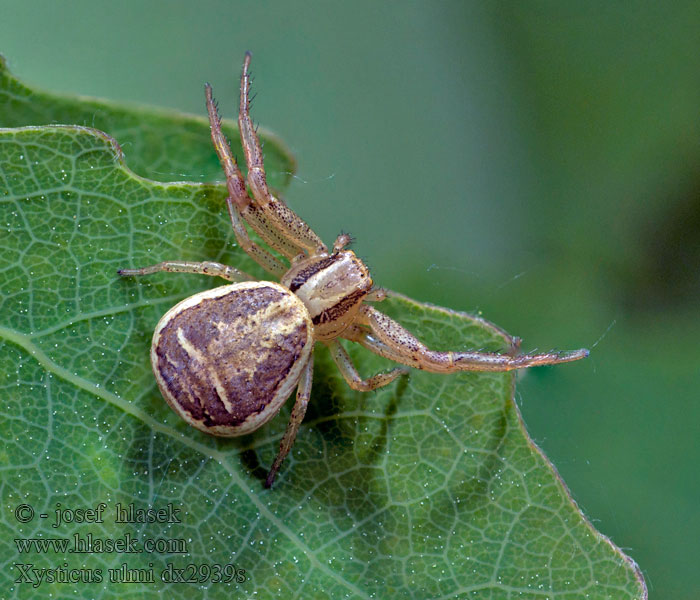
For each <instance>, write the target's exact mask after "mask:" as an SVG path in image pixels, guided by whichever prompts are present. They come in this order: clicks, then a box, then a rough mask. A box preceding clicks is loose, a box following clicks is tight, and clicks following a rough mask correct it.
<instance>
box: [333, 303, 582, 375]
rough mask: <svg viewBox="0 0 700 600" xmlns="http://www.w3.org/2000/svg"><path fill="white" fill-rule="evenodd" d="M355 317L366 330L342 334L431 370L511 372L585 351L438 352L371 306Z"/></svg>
mask: <svg viewBox="0 0 700 600" xmlns="http://www.w3.org/2000/svg"><path fill="white" fill-rule="evenodd" d="M360 310H361V311H362V312H361V315H360V318H359V319H358V321H359V322H361V323H362V322H363V323H364V324H365V325H368V326H369V328H370V329H369V330H367V329H364V328H362V327H359V326H357V325H354V326H353V327H351V328H349V329H348V330H346V331H345V332H343V337H346V338H347V339H350V340H353V341H355V342H358V343H359V344H361V345H362V346H364V347H365V348H367V349H368V350H371V351H372V352H375V353H376V354H379V355H381V356H384V357H386V358H389V359H391V360H394V361H396V362H399V363H402V364H404V365H408V366H411V367H415V368H416V369H423V370H425V371H431V372H433V373H454V372H457V371H512V370H514V369H522V368H525V367H535V366H538V365H553V364H558V363H564V362H571V361H574V360H579V359H581V358H585V357H586V356H588V350H584V349H581V350H575V351H573V352H546V353H542V354H521V355H517V356H511V355H508V354H498V353H495V352H438V351H436V350H431V349H430V348H428V347H426V346H425V345H424V344H422V343H421V342H420V341H419V340H418V339H417V338H416V337H415V336H414V335H413V334H412V333H410V332H409V331H407V330H406V329H404V328H403V327H402V326H401V325H399V324H398V323H397V322H396V321H394V320H393V319H390V318H389V317H387V316H386V315H385V314H383V313H381V312H379V311H378V310H377V309H375V308H374V307H372V306H369V305H364V306H362V308H361V309H360Z"/></svg>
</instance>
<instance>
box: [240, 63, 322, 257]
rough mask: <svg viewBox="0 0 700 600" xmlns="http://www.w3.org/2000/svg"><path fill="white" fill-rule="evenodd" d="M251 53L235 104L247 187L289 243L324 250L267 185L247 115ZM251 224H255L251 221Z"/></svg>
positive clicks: (310, 251) (312, 251)
mask: <svg viewBox="0 0 700 600" xmlns="http://www.w3.org/2000/svg"><path fill="white" fill-rule="evenodd" d="M250 59H251V54H250V52H246V55H245V59H244V61H243V71H242V73H241V96H240V105H239V108H238V127H239V129H240V132H241V143H242V144H243V151H244V153H245V159H246V164H247V165H248V180H247V181H248V187H249V188H250V191H251V193H252V195H253V199H254V201H255V206H256V207H258V208H259V209H260V210H261V211H262V212H263V213H264V216H265V219H266V221H268V222H269V223H270V225H272V226H273V227H274V228H275V229H277V230H278V231H279V233H280V234H281V235H282V236H284V237H285V238H287V239H288V240H289V241H290V242H291V243H292V244H294V245H295V246H298V247H300V248H302V249H303V250H304V251H305V252H306V253H307V254H323V253H326V252H328V249H327V248H326V245H325V244H324V243H323V241H321V238H319V237H318V236H317V235H316V234H315V233H314V231H313V230H312V229H311V228H310V227H309V226H308V225H307V224H306V223H305V222H304V221H303V220H302V219H301V218H300V217H299V216H298V215H297V214H296V213H295V212H294V211H292V210H291V209H290V208H289V207H288V206H287V205H286V204H285V203H284V202H281V201H280V200H278V199H277V198H275V197H274V196H273V195H272V194H271V193H270V190H269V189H268V187H267V177H266V175H265V167H264V165H263V154H262V149H261V147H260V141H259V140H258V135H257V133H256V132H255V128H254V127H253V122H252V121H251V118H250V98H249V96H250V75H249V73H248V67H249V66H250ZM250 224H251V227H255V225H254V224H253V223H252V222H250Z"/></svg>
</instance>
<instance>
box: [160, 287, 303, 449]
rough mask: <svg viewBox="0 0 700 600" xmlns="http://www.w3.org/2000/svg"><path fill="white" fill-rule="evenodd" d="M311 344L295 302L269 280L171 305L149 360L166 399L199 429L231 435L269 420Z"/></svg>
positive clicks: (299, 304) (216, 290) (220, 289)
mask: <svg viewBox="0 0 700 600" xmlns="http://www.w3.org/2000/svg"><path fill="white" fill-rule="evenodd" d="M312 349H313V325H312V323H311V318H310V316H309V313H308V311H307V309H306V307H305V306H304V304H303V302H301V300H299V298H297V297H296V296H295V295H294V294H293V293H291V292H290V291H289V290H288V289H286V288H284V287H282V286H281V285H279V284H277V283H271V282H245V283H236V284H233V285H226V286H221V287H218V288H214V289H211V290H207V291H204V292H200V293H199V294H195V295H194V296H191V297H189V298H187V299H185V300H183V301H182V302H180V303H179V304H177V305H175V306H174V307H173V308H171V309H170V310H169V311H168V312H167V313H166V314H165V315H164V316H163V318H162V319H161V320H160V322H159V323H158V325H157V326H156V330H155V333H154V334H153V343H152V345H151V364H152V367H153V372H154V374H155V376H156V380H157V381H158V386H159V387H160V390H161V392H162V394H163V397H164V398H165V399H166V400H167V402H168V404H170V406H171V407H172V408H173V410H175V412H177V413H178V414H179V415H180V416H181V417H182V418H183V419H185V421H187V422H188V423H190V424H191V425H193V426H194V427H196V428H197V429H200V430H202V431H205V432H207V433H210V434H213V435H219V436H227V437H232V436H238V435H243V434H246V433H249V432H251V431H253V430H255V429H257V428H258V427H260V426H261V425H262V424H264V423H266V422H267V421H269V420H270V419H271V418H272V417H274V416H275V415H276V414H277V413H278V411H279V409H280V407H281V406H282V404H283V403H284V401H285V400H286V399H287V398H288V397H289V395H290V394H291V392H292V391H293V390H294V387H295V386H296V384H297V382H298V381H299V377H300V375H301V371H302V369H303V367H304V365H305V364H306V362H307V360H308V359H309V355H310V354H311V351H312Z"/></svg>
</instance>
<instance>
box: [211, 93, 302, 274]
mask: <svg viewBox="0 0 700 600" xmlns="http://www.w3.org/2000/svg"><path fill="white" fill-rule="evenodd" d="M204 90H205V94H206V98H207V112H208V113H209V127H210V129H211V139H212V142H213V143H214V148H215V149H216V153H217V155H218V156H219V161H220V162H221V166H222V167H223V169H224V174H225V175H226V186H227V187H228V192H229V197H228V198H227V199H226V206H227V207H228V212H229V216H230V217H231V225H232V226H233V231H234V233H235V234H236V240H237V241H238V244H239V246H241V248H243V250H244V251H245V252H247V253H248V254H249V255H250V256H251V257H252V258H253V259H254V260H255V261H256V262H257V263H258V264H259V265H260V266H261V267H263V268H264V269H266V270H267V271H269V272H271V273H274V274H275V275H278V276H279V275H280V274H281V273H282V272H284V270H285V267H284V265H283V264H282V263H281V262H280V261H278V260H277V259H276V258H275V257H274V256H272V255H271V254H270V253H269V252H268V251H267V250H265V249H264V248H261V247H260V246H258V245H257V244H256V243H255V242H253V241H252V240H251V239H250V237H249V236H248V232H247V231H246V228H245V227H244V225H243V223H242V222H241V218H243V219H245V220H246V222H248V224H249V225H250V226H251V227H253V229H254V230H255V231H257V232H258V234H259V235H260V236H261V237H262V238H263V240H265V242H266V243H268V244H269V245H270V246H272V247H273V248H275V249H276V250H278V251H279V252H281V253H282V254H283V255H284V256H287V257H288V258H290V257H292V256H295V255H296V254H298V253H299V252H300V251H301V249H300V248H299V247H296V246H293V245H292V244H291V243H289V242H288V240H287V239H286V238H284V237H282V236H281V235H280V234H279V232H277V231H276V230H274V229H273V228H272V227H270V226H269V225H267V223H266V222H265V221H264V220H263V221H262V222H259V217H260V215H258V213H260V211H259V210H257V209H256V207H255V205H254V204H253V202H252V200H251V199H250V197H249V196H248V192H247V191H246V188H245V180H244V179H243V174H242V173H241V170H240V169H239V168H238V163H237V162H236V159H235V158H234V156H233V154H232V153H231V148H230V146H229V145H228V142H227V141H226V138H225V137H224V134H223V132H222V131H221V118H220V117H219V113H218V111H217V109H216V104H215V103H214V99H213V97H212V91H211V86H210V85H209V84H207V85H206V86H205V88H204Z"/></svg>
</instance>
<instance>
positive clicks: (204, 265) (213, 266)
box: [117, 260, 255, 282]
mask: <svg viewBox="0 0 700 600" xmlns="http://www.w3.org/2000/svg"><path fill="white" fill-rule="evenodd" d="M161 271H167V272H168V273H195V274H199V275H211V276H212V277H221V278H223V279H226V280H227V281H234V282H238V281H255V277H253V276H252V275H248V273H244V272H243V271H241V270H239V269H236V268H235V267H229V266H228V265H222V264H221V263H217V262H190V261H185V260H174V261H164V262H161V263H158V264H157V265H151V266H148V267H142V268H140V269H119V270H118V271H117V273H119V275H121V276H122V277H133V276H135V275H151V274H152V273H159V272H161Z"/></svg>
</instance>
